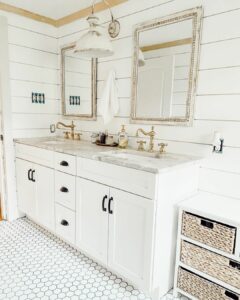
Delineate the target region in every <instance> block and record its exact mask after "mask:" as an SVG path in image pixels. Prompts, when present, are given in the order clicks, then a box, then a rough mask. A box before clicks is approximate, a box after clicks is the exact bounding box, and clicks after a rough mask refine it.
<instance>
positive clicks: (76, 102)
mask: <svg viewBox="0 0 240 300" xmlns="http://www.w3.org/2000/svg"><path fill="white" fill-rule="evenodd" d="M80 99H81V97H80V96H69V104H70V105H80Z"/></svg>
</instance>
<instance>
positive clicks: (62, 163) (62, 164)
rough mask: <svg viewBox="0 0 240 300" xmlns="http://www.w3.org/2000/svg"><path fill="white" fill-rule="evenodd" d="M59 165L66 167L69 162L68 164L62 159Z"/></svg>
mask: <svg viewBox="0 0 240 300" xmlns="http://www.w3.org/2000/svg"><path fill="white" fill-rule="evenodd" d="M60 166H63V167H68V166H69V164H68V162H67V161H65V160H63V161H61V162H60Z"/></svg>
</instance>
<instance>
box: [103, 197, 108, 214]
mask: <svg viewBox="0 0 240 300" xmlns="http://www.w3.org/2000/svg"><path fill="white" fill-rule="evenodd" d="M107 197H108V196H107V195H105V196H104V197H103V199H102V210H103V211H104V212H106V211H107V209H106V207H105V201H106V200H107Z"/></svg>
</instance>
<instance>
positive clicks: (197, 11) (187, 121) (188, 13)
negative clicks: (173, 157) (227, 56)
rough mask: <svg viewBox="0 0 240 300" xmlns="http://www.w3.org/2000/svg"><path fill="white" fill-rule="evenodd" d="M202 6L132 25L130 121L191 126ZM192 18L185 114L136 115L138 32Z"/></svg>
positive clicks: (198, 56)
mask: <svg viewBox="0 0 240 300" xmlns="http://www.w3.org/2000/svg"><path fill="white" fill-rule="evenodd" d="M202 15H203V9H202V7H196V8H192V9H188V10H185V11H182V12H178V13H175V14H172V15H169V16H165V17H161V18H157V19H154V20H151V21H147V22H143V23H140V24H137V25H135V26H134V35H133V45H134V47H133V65H132V97H131V98H132V99H131V116H130V121H131V123H135V124H137V123H141V124H152V125H175V126H176V125H179V126H191V125H192V123H193V119H194V106H195V94H196V87H197V77H198V65H199V58H200V39H201V28H202ZM190 19H192V20H193V36H192V51H191V66H190V76H189V85H188V86H189V87H188V96H187V114H186V116H184V117H172V118H171V117H170V118H143V117H137V115H136V104H137V84H138V53H139V51H138V50H139V34H140V33H141V32H143V31H146V30H149V29H154V28H157V27H160V26H166V25H170V24H174V23H177V22H181V21H185V20H190Z"/></svg>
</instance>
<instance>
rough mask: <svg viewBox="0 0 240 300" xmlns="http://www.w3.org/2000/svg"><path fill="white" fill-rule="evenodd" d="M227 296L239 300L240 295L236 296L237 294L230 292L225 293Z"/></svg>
mask: <svg viewBox="0 0 240 300" xmlns="http://www.w3.org/2000/svg"><path fill="white" fill-rule="evenodd" d="M225 295H226V296H227V297H229V298H230V299H233V300H239V297H238V295H236V294H234V293H232V292H230V291H225Z"/></svg>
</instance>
